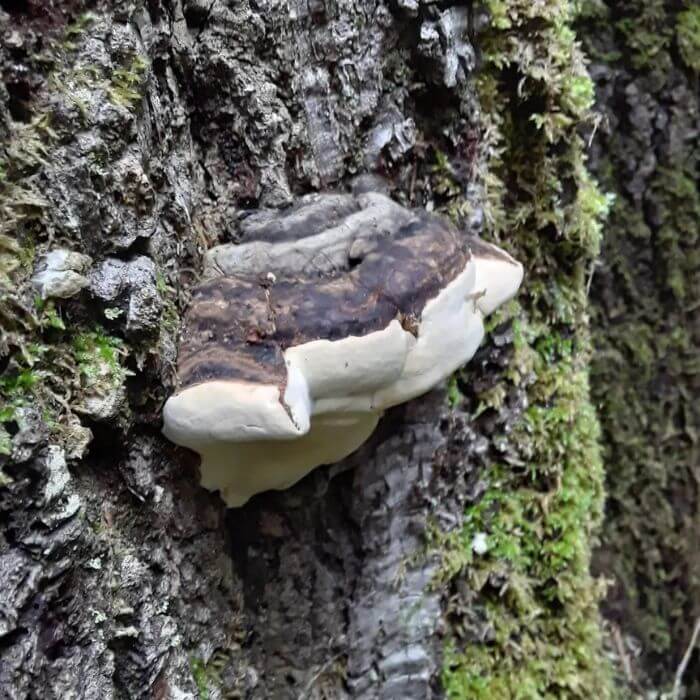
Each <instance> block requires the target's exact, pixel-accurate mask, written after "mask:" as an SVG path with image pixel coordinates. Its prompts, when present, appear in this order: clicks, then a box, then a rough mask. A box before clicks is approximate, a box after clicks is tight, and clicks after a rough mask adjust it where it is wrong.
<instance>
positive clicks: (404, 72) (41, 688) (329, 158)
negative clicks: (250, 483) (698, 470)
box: [0, 0, 612, 700]
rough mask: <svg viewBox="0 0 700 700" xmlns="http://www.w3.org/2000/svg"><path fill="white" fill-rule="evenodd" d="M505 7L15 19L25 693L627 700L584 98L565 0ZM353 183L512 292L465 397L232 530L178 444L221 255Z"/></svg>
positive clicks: (17, 546)
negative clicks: (455, 230)
mask: <svg viewBox="0 0 700 700" xmlns="http://www.w3.org/2000/svg"><path fill="white" fill-rule="evenodd" d="M489 6H490V10H491V19H490V20H489V19H488V16H487V13H486V12H485V11H484V10H483V9H480V8H477V7H472V6H462V5H455V6H451V5H449V4H440V5H434V4H429V3H423V2H421V1H419V0H398V1H397V2H393V1H392V2H389V1H387V2H382V1H381V0H379V1H378V2H369V1H368V0H361V1H359V0H355V1H353V2H350V1H349V0H348V1H347V2H345V1H342V2H324V1H323V0H318V1H316V0H312V1H309V2H298V3H295V2H293V1H292V0H290V1H289V2H250V3H242V2H234V1H233V0H230V1H226V0H149V1H148V2H146V3H144V4H143V5H142V4H141V3H132V2H128V1H118V0H113V1H112V2H108V1H105V2H80V1H79V0H76V1H75V2H57V1H54V2H52V3H48V4H47V3H45V2H39V0H0V25H1V28H2V44H1V46H0V69H1V70H2V76H3V78H2V82H0V124H1V125H2V128H3V130H4V150H3V155H2V160H1V161H0V184H1V186H2V192H1V193H0V210H1V211H2V219H3V220H2V222H0V226H1V227H2V229H1V230H0V279H1V281H0V284H2V299H1V300H0V318H1V319H2V331H3V332H2V338H1V339H0V372H1V374H0V398H1V399H2V402H3V403H2V405H0V426H1V427H0V453H2V454H3V455H4V456H3V457H0V459H2V460H3V461H2V462H0V465H1V466H2V471H1V472H0V480H1V481H0V518H1V520H0V522H1V523H2V531H1V533H0V589H1V590H2V592H3V595H2V599H0V688H1V689H2V691H1V692H2V693H3V694H5V695H6V696H7V697H11V698H25V697H41V698H54V697H56V698H59V697H60V698H65V697H78V698H109V697H117V698H121V697H124V698H140V697H144V698H150V697H155V698H194V697H200V698H207V697H208V698H218V697H247V698H275V699H276V698H363V699H370V698H402V699H405V700H410V699H411V698H416V699H419V698H420V699H423V698H431V697H443V696H449V697H454V698H459V697H465V698H466V697H482V698H497V697H499V698H500V697H504V698H505V697H547V696H557V697H571V698H579V697H580V698H588V697H591V696H592V695H598V696H599V697H601V698H605V697H610V696H611V693H612V686H611V682H610V680H609V674H608V672H607V670H606V668H607V667H606V665H605V662H604V661H603V660H602V659H603V657H602V655H601V634H600V626H599V619H598V614H597V597H598V593H599V587H598V585H597V583H596V581H595V580H593V579H592V578H591V577H590V576H589V574H588V566H589V559H590V549H591V546H592V542H593V538H594V536H595V532H596V528H597V525H598V520H599V516H600V510H601V499H602V488H601V482H602V471H601V464H600V459H599V454H598V443H597V438H598V433H597V423H596V419H595V416H594V414H593V411H592V409H591V404H590V401H589V395H588V383H587V362H588V357H589V345H588V330H587V311H588V309H587V301H586V295H585V285H586V281H587V273H588V272H589V270H590V268H591V264H592V260H593V259H594V256H595V254H596V250H597V242H598V238H599V235H600V219H601V217H602V216H603V214H604V211H605V208H606V200H605V198H603V197H602V196H601V195H600V194H599V193H598V192H597V190H596V189H595V186H594V185H593V183H592V182H591V181H590V179H589V177H588V175H587V173H586V172H585V168H584V166H583V149H584V147H583V142H582V141H581V139H580V138H579V137H578V135H577V129H578V126H579V124H580V123H581V122H582V121H584V120H585V119H587V118H588V110H589V108H590V103H589V100H588V99H587V97H586V95H588V94H589V93H590V81H589V79H588V77H587V75H586V73H585V69H584V65H583V61H582V58H581V55H580V53H579V51H578V48H577V46H576V45H575V43H574V41H573V35H572V34H571V33H570V32H569V30H568V25H569V23H570V22H571V19H572V16H571V12H570V8H569V5H568V3H567V2H564V0H561V1H560V0H552V2H551V3H550V5H549V6H547V7H544V6H542V7H540V6H534V7H533V5H532V3H531V2H530V0H518V1H517V2H512V3H510V4H509V7H508V9H507V11H506V9H504V6H503V5H502V4H501V3H498V2H495V1H494V2H490V3H489ZM543 65H544V66H546V67H547V69H546V70H547V71H549V72H545V74H544V75H542V72H541V66H543ZM582 95H583V96H582ZM361 175H362V176H364V181H363V186H365V187H378V188H386V189H387V190H388V191H389V192H390V193H391V195H392V196H393V197H394V198H396V199H397V200H398V201H400V202H402V203H403V204H405V205H410V206H424V207H427V208H429V209H437V210H438V211H440V212H442V213H444V214H446V215H450V216H452V218H453V219H455V220H456V221H457V222H458V223H459V225H460V226H461V227H462V229H463V230H464V231H465V233H472V234H474V233H480V232H483V233H484V234H485V235H487V236H488V237H489V238H490V239H492V240H495V241H497V242H499V243H500V244H502V245H504V246H506V247H508V248H509V249H510V250H511V251H512V252H514V254H515V255H516V257H518V258H519V259H520V260H521V261H522V262H523V263H524V265H525V268H526V271H527V275H528V281H527V282H526V288H525V290H524V292H523V294H522V296H521V298H520V300H519V303H516V304H513V305H511V307H509V309H508V310H506V312H504V313H502V314H501V315H499V316H498V317H497V318H496V319H495V320H494V321H493V323H491V325H490V329H489V330H490V331H491V332H490V336H489V338H488V341H487V342H486V343H485V345H484V346H483V347H482V348H481V350H480V351H479V353H478V354H477V356H476V357H475V359H474V360H473V361H472V363H471V365H470V368H469V369H468V370H465V371H462V372H460V373H458V374H457V376H456V377H455V378H453V380H451V382H450V383H449V385H448V387H447V389H446V388H444V387H443V388H440V389H438V390H436V391H434V392H432V393H431V394H429V395H427V396H425V397H422V398H420V399H418V400H415V401H413V402H411V403H409V404H407V405H405V406H401V407H398V408H396V409H393V410H391V411H390V412H388V414H387V415H386V416H385V417H384V418H383V420H382V422H381V423H380V426H379V428H378V429H377V431H376V432H375V434H374V435H373V436H372V438H371V439H370V441H369V442H368V443H367V444H365V445H364V446H363V447H362V448H361V449H360V450H359V451H358V452H356V453H355V454H354V455H352V456H351V457H349V458H348V459H347V460H345V461H344V462H342V463H340V464H337V465H333V466H330V467H324V468H320V469H317V470H316V471H314V472H313V473H312V474H311V475H309V476H308V477H307V478H306V479H304V480H303V481H302V482H300V483H299V484H297V485H296V486H294V487H293V488H291V489H289V490H287V491H285V492H279V493H274V492H273V493H265V494H261V495H259V496H257V497H255V498H254V499H252V500H251V501H250V502H249V503H248V504H247V505H246V506H244V507H242V508H239V509H232V510H229V511H226V510H225V509H224V507H223V504H222V503H221V501H220V500H219V499H218V497H217V495H216V494H211V493H208V492H206V491H204V490H203V489H201V488H200V487H199V486H198V481H197V465H198V461H197V457H196V455H194V454H192V453H190V452H188V451H186V450H183V449H178V448H175V447H174V446H173V445H171V444H170V443H168V442H167V441H166V440H165V439H164V438H163V437H162V436H161V434H160V426H161V419H160V416H161V409H162V404H163V401H164V400H165V398H167V396H168V395H169V394H170V392H171V391H172V389H173V382H174V363H175V360H176V353H177V339H178V328H179V319H180V315H181V313H182V311H183V310H184V309H185V308H186V306H187V302H188V295H189V290H190V289H191V288H192V286H193V284H194V283H195V282H196V280H197V277H198V274H199V271H200V263H201V255H202V252H203V251H204V250H205V249H206V248H208V247H210V246H211V245H214V244H216V243H220V242H226V241H230V240H231V239H232V237H233V235H234V231H235V226H234V222H235V217H236V215H237V213H239V212H240V210H241V209H244V208H246V207H251V206H255V207H257V206H284V205H287V204H289V203H291V202H292V201H293V199H294V197H295V196H297V195H300V194H303V193H306V192H309V191H313V190H328V189H339V190H344V189H347V188H348V187H349V186H350V185H351V183H353V182H355V181H356V178H357V177H358V176H361ZM378 176H381V177H378ZM61 250H64V251H65V250H67V251H72V252H74V253H79V254H80V255H78V256H72V257H67V256H66V255H63V257H61V255H62V254H61V253H60V252H59V253H58V257H56V256H55V255H54V257H51V256H48V257H47V254H48V253H50V252H52V251H53V252H54V253H56V252H57V251H61ZM81 256H82V257H81ZM84 256H89V259H88V258H86V257H84Z"/></svg>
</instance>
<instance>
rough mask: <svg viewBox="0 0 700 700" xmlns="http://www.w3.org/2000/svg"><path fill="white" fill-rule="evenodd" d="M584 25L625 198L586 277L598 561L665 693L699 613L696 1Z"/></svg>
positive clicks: (641, 662)
mask: <svg viewBox="0 0 700 700" xmlns="http://www.w3.org/2000/svg"><path fill="white" fill-rule="evenodd" d="M579 32H580V35H581V36H582V38H583V39H584V41H585V43H586V49H587V52H588V54H589V56H590V58H591V75H592V77H593V79H594V80H595V83H596V88H597V103H598V107H597V109H598V110H599V112H600V115H601V117H602V119H601V123H600V127H599V129H598V133H597V136H596V139H595V141H594V148H593V151H592V159H591V162H592V165H593V168H594V171H595V172H596V174H597V175H598V176H599V178H600V180H601V184H602V186H603V187H604V188H605V189H606V190H607V191H610V192H612V193H614V194H615V197H616V199H615V204H614V207H613V209H612V211H611V215H610V219H609V222H608V225H607V227H606V235H605V238H604V243H603V250H602V259H601V262H600V264H599V266H598V268H597V270H596V273H595V275H594V277H593V284H592V286H591V295H592V300H593V311H594V335H595V344H596V348H597V352H596V354H595V356H594V359H593V366H592V370H593V375H592V379H593V391H594V396H595V399H596V401H597V404H598V407H599V411H600V416H601V423H602V427H603V438H604V439H603V444H604V445H605V461H606V464H607V465H608V470H607V490H608V504H607V516H606V525H605V537H604V546H603V547H601V549H600V551H599V552H598V555H597V557H596V560H597V561H596V566H597V568H598V569H600V570H602V571H606V572H607V573H608V575H610V577H611V579H612V580H613V581H614V585H613V586H612V587H611V589H610V591H609V593H608V596H607V600H606V603H605V607H604V609H605V612H606V614H607V616H608V617H609V618H610V619H611V620H612V621H613V624H614V625H616V626H618V627H619V628H620V629H621V630H622V634H621V635H620V638H621V639H624V643H623V645H622V646H623V650H624V654H625V655H626V656H627V658H628V660H630V662H629V666H630V668H629V669H628V673H627V675H628V676H631V678H632V679H633V684H634V686H635V689H636V690H637V691H638V692H642V691H644V690H648V689H649V688H656V689H658V690H661V691H663V690H666V691H668V689H669V688H670V687H671V685H672V683H673V680H674V675H675V673H676V669H677V667H678V665H679V664H680V662H681V659H682V657H683V655H684V653H685V652H686V649H687V647H688V644H689V643H690V640H691V636H692V632H693V627H694V625H695V622H696V620H697V619H698V618H699V617H700V557H699V555H698V548H697V545H696V543H697V541H698V534H699V533H700V507H699V500H698V483H699V480H700V471H699V469H700V460H699V459H698V430H700V402H698V395H699V393H700V383H699V382H700V380H699V378H698V371H697V356H698V348H700V316H699V314H700V305H699V300H700V258H699V255H698V242H699V238H698V231H699V223H698V222H699V221H700V195H699V193H698V180H699V178H698V162H699V157H698V135H699V134H700V103H699V94H700V93H699V91H698V72H699V71H700V7H698V5H697V3H693V2H604V3H603V2H601V3H589V4H588V8H587V13H586V15H585V16H584V17H582V18H581V22H580V27H579ZM697 664H698V655H697V653H696V654H694V655H691V657H690V665H689V666H688V668H687V669H686V671H685V679H686V680H687V683H688V688H687V692H688V697H697V696H698V695H700V684H699V683H700V681H699V680H698V679H699V678H700V676H699V668H698V665H697Z"/></svg>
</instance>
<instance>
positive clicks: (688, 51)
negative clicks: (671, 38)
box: [676, 5, 700, 73]
mask: <svg viewBox="0 0 700 700" xmlns="http://www.w3.org/2000/svg"><path fill="white" fill-rule="evenodd" d="M676 37H677V40H678V50H679V51H680V53H681V57H682V58H683V61H684V62H685V64H686V66H688V68H690V69H691V70H694V71H695V72H696V73H700V6H698V5H692V6H690V7H689V8H688V9H687V10H684V11H683V12H680V13H679V14H678V17H677V19H676Z"/></svg>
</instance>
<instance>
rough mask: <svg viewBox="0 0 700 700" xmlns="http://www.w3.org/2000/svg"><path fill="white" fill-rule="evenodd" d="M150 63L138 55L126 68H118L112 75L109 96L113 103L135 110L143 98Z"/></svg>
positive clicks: (108, 88)
mask: <svg viewBox="0 0 700 700" xmlns="http://www.w3.org/2000/svg"><path fill="white" fill-rule="evenodd" d="M148 67H149V63H148V61H147V60H146V59H145V58H144V57H143V56H139V55H136V56H134V57H133V58H132V60H131V63H130V64H129V65H128V66H126V67H125V68H117V70H115V71H114V73H113V74H112V77H111V80H110V83H109V86H108V87H107V95H108V97H109V99H110V101H111V102H113V103H114V104H116V105H121V106H122V107H127V108H128V109H133V108H134V107H135V106H136V105H137V104H138V103H139V102H141V99H142V98H143V89H144V86H145V84H146V78H147V75H148Z"/></svg>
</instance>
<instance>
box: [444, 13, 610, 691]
mask: <svg viewBox="0 0 700 700" xmlns="http://www.w3.org/2000/svg"><path fill="white" fill-rule="evenodd" d="M486 4H487V6H488V9H489V12H490V15H491V20H490V24H489V29H488V30H487V31H486V32H485V33H484V35H483V36H482V37H481V41H480V46H481V48H482V53H483V70H482V71H481V73H480V76H479V78H478V93H479V95H480V100H481V108H482V114H483V116H482V146H483V147H482V153H481V160H480V167H479V170H480V174H479V179H480V184H481V186H482V187H483V188H484V190H485V199H486V202H487V206H486V210H485V215H486V216H485V220H486V226H485V229H486V230H485V235H487V236H488V237H489V238H490V239H492V240H494V241H496V242H498V243H499V245H503V246H504V247H506V248H508V249H509V250H510V251H511V252H512V253H513V254H514V255H515V256H516V257H517V258H518V259H519V260H521V261H522V262H523V264H524V265H525V269H526V280H525V283H524V286H523V289H522V291H521V293H520V295H519V297H518V302H517V303H515V302H514V303H512V304H511V306H510V308H509V309H507V310H505V311H503V312H502V313H500V314H499V315H498V316H497V317H496V319H495V320H494V321H493V322H492V326H494V327H500V328H502V327H503V324H504V322H506V321H510V322H511V323H512V337H513V348H512V353H513V355H512V359H511V361H510V362H509V363H508V367H507V369H506V370H505V372H504V373H503V374H502V375H501V377H500V380H498V382H497V383H496V384H490V385H488V386H484V385H483V384H482V383H480V382H479V380H478V377H477V376H472V375H471V374H470V371H469V370H468V369H467V370H465V371H464V372H462V373H461V375H460V376H459V377H458V380H457V386H458V388H459V390H460V392H461V394H462V396H461V400H457V399H456V398H455V397H454V395H453V396H452V402H453V403H458V402H459V403H460V404H461V406H460V407H461V408H462V409H463V410H467V411H470V412H471V415H472V417H473V420H475V421H481V422H483V421H488V419H489V414H490V413H495V412H497V411H498V410H499V409H500V408H501V407H502V406H503V405H504V403H505V404H508V403H509V404H511V405H512V406H513V407H515V405H516V404H518V403H519V405H520V407H521V410H519V411H517V412H516V413H517V415H518V417H517V418H516V419H515V420H514V421H513V422H512V424H510V425H505V426H502V427H501V428H500V433H499V432H498V431H497V432H496V433H494V434H493V436H492V442H493V444H492V445H491V446H490V447H489V454H488V460H487V461H488V464H489V465H490V466H489V467H488V469H487V473H486V475H485V476H486V486H485V491H484V493H483V496H482V497H481V499H479V500H478V502H477V503H476V504H475V505H473V506H472V507H470V508H469V509H468V510H467V512H466V515H465V524H464V526H463V528H462V529H461V531H459V532H458V533H450V534H449V535H444V534H440V533H436V534H435V538H436V542H435V543H434V544H435V545H436V547H437V548H438V549H440V550H441V551H442V554H443V567H442V575H443V582H446V581H449V582H451V586H452V589H451V590H452V595H451V596H450V599H449V601H448V606H447V608H448V610H447V612H448V616H449V617H450V620H451V625H450V628H451V630H452V636H451V638H450V640H449V642H448V644H447V651H446V658H445V666H444V673H443V684H444V688H445V690H446V693H447V695H448V697H450V698H467V697H468V698H533V699H534V698H550V697H552V698H559V697H561V698H590V697H593V696H595V697H598V698H610V697H613V695H614V689H613V683H612V680H611V679H612V675H611V673H610V672H609V669H608V666H607V662H606V660H605V658H604V656H603V653H602V641H601V638H602V634H601V625H600V617H599V613H598V601H599V598H600V594H601V586H600V584H599V582H598V581H596V579H594V578H593V577H592V576H591V574H590V573H589V565H590V560H591V549H592V546H593V545H594V543H595V541H596V537H597V533H598V529H599V526H600V523H601V517H602V507H603V467H602V460H601V454H600V447H599V425H598V421H597V418H596V415H595V411H594V408H593V405H592V403H591V399H590V389H589V370H588V367H589V362H590V356H591V344H590V332H589V319H588V299H587V284H588V280H589V278H590V274H591V270H592V265H593V263H594V261H595V259H596V257H597V255H598V252H599V246H600V241H601V228H602V221H603V219H604V217H605V215H606V213H607V211H608V208H609V204H610V201H609V199H608V197H607V196H605V195H604V194H603V193H601V191H600V190H599V189H598V188H597V186H596V184H595V182H594V181H593V180H592V179H591V177H590V175H589V173H588V171H587V169H586V163H585V160H586V158H585V151H586V144H585V143H584V141H583V140H582V138H581V136H580V135H579V129H580V127H581V125H582V124H583V123H585V122H587V121H590V120H591V119H592V116H591V112H590V109H591V106H592V103H593V85H592V82H591V80H590V77H589V76H588V73H587V71H586V66H585V61H584V57H583V54H582V53H581V50H580V48H579V46H578V44H577V42H576V40H575V37H574V33H573V31H572V28H571V23H572V20H573V16H574V9H575V8H574V7H573V4H572V3H569V2H563V1H561V0H549V1H548V2H542V3H532V2H530V0H518V1H515V2H503V1H502V0H490V2H487V3H486ZM454 207H455V208H456V209H457V210H458V209H459V202H458V201H455V203H454ZM453 394H454V392H453ZM465 581H466V582H467V584H468V585H467V586H465V585H464V582H465ZM477 618H478V619H477Z"/></svg>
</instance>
